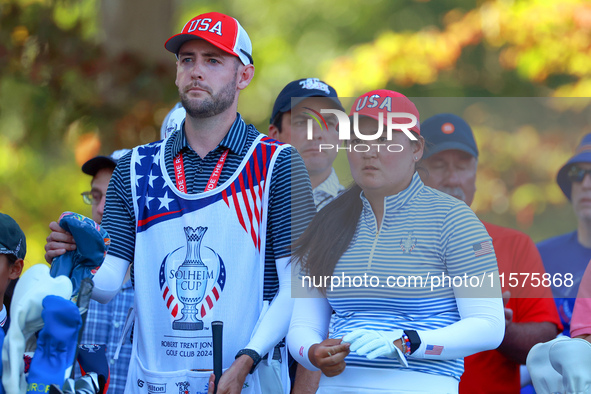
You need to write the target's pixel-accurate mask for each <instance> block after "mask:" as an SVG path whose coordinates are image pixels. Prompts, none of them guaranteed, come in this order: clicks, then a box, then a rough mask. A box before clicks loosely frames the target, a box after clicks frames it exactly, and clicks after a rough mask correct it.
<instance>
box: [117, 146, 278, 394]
mask: <svg viewBox="0 0 591 394" xmlns="http://www.w3.org/2000/svg"><path fill="white" fill-rule="evenodd" d="M165 144H166V140H165V141H162V142H159V143H153V144H148V145H144V146H140V147H137V148H135V149H134V150H133V154H132V162H131V179H132V189H133V198H134V210H135V217H136V220H137V223H136V244H135V256H134V284H135V327H134V337H133V352H132V360H131V364H130V368H129V375H128V378H127V386H126V389H125V392H126V393H128V392H133V393H150V394H151V393H175V394H176V393H191V394H195V393H206V392H207V383H208V379H209V376H210V374H211V370H212V369H213V350H212V331H211V322H212V321H216V320H219V321H222V322H223V324H224V326H223V368H224V370H225V369H227V368H229V367H230V365H231V364H232V362H233V361H234V357H235V355H236V353H237V352H238V351H239V350H240V349H242V348H244V347H245V346H246V345H247V344H248V342H249V341H250V339H251V336H252V333H253V330H254V328H255V325H256V324H257V321H258V320H259V319H260V317H261V312H262V311H263V282H264V266H265V250H264V249H265V245H266V228H267V202H268V199H269V188H270V183H271V182H270V180H271V176H272V169H273V165H274V163H275V160H276V158H277V156H278V153H279V152H280V151H281V150H282V149H283V148H284V147H285V146H287V145H279V144H277V143H276V142H275V141H274V140H271V139H269V138H268V137H265V136H263V135H261V136H260V137H258V138H257V139H256V140H255V141H254V143H253V145H252V146H251V147H250V149H249V151H248V153H247V154H246V156H245V157H244V159H243V160H242V162H241V164H240V166H239V167H238V169H237V171H236V172H235V173H234V174H233V175H232V176H231V177H230V179H228V180H227V181H226V182H224V183H223V184H218V186H217V188H215V189H213V190H210V191H207V192H203V193H200V194H187V193H183V192H181V191H179V189H178V188H177V187H176V185H175V180H174V179H170V177H169V175H168V173H167V171H166V166H165V163H164V146H165ZM243 392H244V393H259V392H260V389H259V383H258V374H257V373H256V372H255V373H254V374H252V375H249V376H248V377H247V380H246V382H245V384H244V386H243Z"/></svg>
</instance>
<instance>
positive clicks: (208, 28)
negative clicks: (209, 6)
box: [164, 12, 253, 65]
mask: <svg viewBox="0 0 591 394" xmlns="http://www.w3.org/2000/svg"><path fill="white" fill-rule="evenodd" d="M199 38H200V39H203V40H205V41H207V42H209V43H210V44H212V45H215V46H216V47H218V48H220V49H221V50H223V51H225V52H227V53H229V54H231V55H234V56H238V57H239V58H240V61H242V64H245V65H246V64H253V61H252V44H251V42H250V38H249V37H248V34H247V33H246V30H244V28H242V26H241V25H240V23H239V22H238V21H237V20H236V19H235V18H232V17H231V16H228V15H224V14H220V13H219V12H208V13H206V14H201V15H197V16H196V17H195V18H193V19H191V20H190V21H189V22H187V23H186V24H185V26H184V27H183V30H182V31H181V32H180V33H179V34H176V35H174V36H172V37H170V38H169V39H168V40H167V41H166V43H165V44H164V47H165V48H166V49H167V50H168V51H170V52H172V53H174V54H175V55H176V54H178V52H179V49H181V46H182V45H183V44H184V43H185V42H187V41H190V40H196V39H199Z"/></svg>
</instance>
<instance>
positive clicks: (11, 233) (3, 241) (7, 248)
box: [0, 213, 27, 259]
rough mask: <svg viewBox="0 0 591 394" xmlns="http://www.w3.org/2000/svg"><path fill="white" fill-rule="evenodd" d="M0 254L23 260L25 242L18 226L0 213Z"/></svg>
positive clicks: (25, 252)
mask: <svg viewBox="0 0 591 394" xmlns="http://www.w3.org/2000/svg"><path fill="white" fill-rule="evenodd" d="M0 254H12V255H14V256H16V258H17V259H24V258H25V254H27V240H26V239H25V234H24V233H23V230H21V228H20V227H19V225H18V224H17V223H16V222H15V221H14V219H13V218H11V217H10V216H8V215H6V214H3V213H0Z"/></svg>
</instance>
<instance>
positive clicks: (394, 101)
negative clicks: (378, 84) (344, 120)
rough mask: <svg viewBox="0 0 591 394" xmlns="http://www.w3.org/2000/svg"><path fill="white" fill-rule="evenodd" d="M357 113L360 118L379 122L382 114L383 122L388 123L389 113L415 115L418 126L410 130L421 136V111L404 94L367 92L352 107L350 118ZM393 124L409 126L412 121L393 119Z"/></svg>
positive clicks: (405, 118)
mask: <svg viewBox="0 0 591 394" xmlns="http://www.w3.org/2000/svg"><path fill="white" fill-rule="evenodd" d="M355 112H357V113H358V114H359V115H360V116H368V117H370V118H373V119H375V120H377V121H379V120H380V118H379V116H380V115H379V114H380V113H382V121H383V122H386V120H387V119H388V113H389V112H405V113H408V114H411V115H414V116H415V117H416V118H417V124H416V125H415V126H413V127H411V128H410V130H412V131H414V132H416V133H417V134H419V135H420V134H421V124H420V118H419V111H418V110H417V107H416V106H415V105H414V103H413V102H412V101H410V99H409V98H408V97H406V96H405V95H403V94H402V93H398V92H394V91H392V90H386V89H378V90H372V91H371V92H367V93H365V94H364V95H361V96H359V97H358V98H357V99H356V100H355V102H354V103H353V107H351V112H350V113H349V116H353V114H354V113H355ZM392 122H393V123H397V124H408V123H410V122H411V119H410V118H408V117H404V118H392Z"/></svg>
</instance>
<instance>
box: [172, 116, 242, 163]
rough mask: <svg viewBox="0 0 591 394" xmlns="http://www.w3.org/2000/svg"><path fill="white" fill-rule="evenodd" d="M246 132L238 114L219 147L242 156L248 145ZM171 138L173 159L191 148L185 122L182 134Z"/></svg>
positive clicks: (175, 134) (178, 133)
mask: <svg viewBox="0 0 591 394" xmlns="http://www.w3.org/2000/svg"><path fill="white" fill-rule="evenodd" d="M246 132H247V130H246V123H244V120H242V116H240V114H239V113H236V119H234V123H232V126H231V127H230V130H228V133H227V134H226V136H225V137H224V138H223V139H222V140H221V141H220V143H219V145H218V147H223V148H228V149H230V151H231V152H232V153H235V154H240V152H242V149H243V148H244V145H245V144H246V134H247V133H246ZM170 138H171V139H172V141H171V142H172V157H175V156H176V155H178V154H179V152H180V151H182V150H183V149H184V148H185V147H189V148H190V146H189V143H188V141H187V137H186V136H185V122H184V121H183V125H182V128H181V130H180V132H177V133H173V134H172V136H171V137H170Z"/></svg>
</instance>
